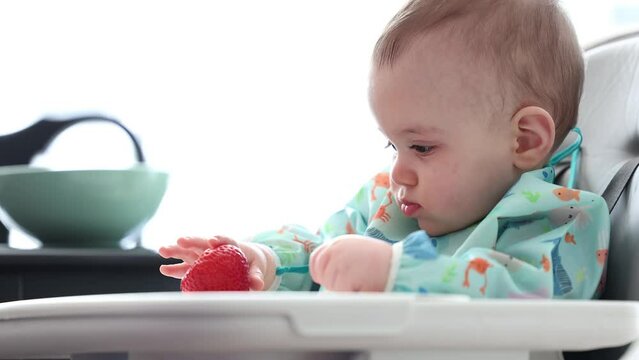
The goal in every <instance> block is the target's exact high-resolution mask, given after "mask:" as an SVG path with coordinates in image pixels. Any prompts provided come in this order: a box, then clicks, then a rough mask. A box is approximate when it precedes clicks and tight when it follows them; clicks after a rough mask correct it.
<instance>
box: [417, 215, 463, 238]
mask: <svg viewBox="0 0 639 360" xmlns="http://www.w3.org/2000/svg"><path fill="white" fill-rule="evenodd" d="M417 223H418V224H419V228H420V229H422V230H424V231H426V234H428V236H432V237H437V236H443V235H448V234H450V233H454V232H456V231H459V230H463V229H465V228H467V227H469V226H470V225H472V224H443V223H441V222H436V221H432V220H431V221H427V220H422V219H419V220H418V221H417Z"/></svg>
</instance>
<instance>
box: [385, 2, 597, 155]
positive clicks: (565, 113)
mask: <svg viewBox="0 0 639 360" xmlns="http://www.w3.org/2000/svg"><path fill="white" fill-rule="evenodd" d="M437 29H445V30H448V31H449V32H450V34H457V36H459V39H461V40H462V41H463V42H464V43H465V44H466V46H468V48H469V49H470V50H471V51H472V52H474V53H473V55H474V56H477V57H479V58H480V59H485V60H487V61H489V62H490V63H492V64H494V67H495V69H494V71H495V73H496V74H497V75H498V76H499V77H500V78H499V80H500V83H501V84H502V85H503V86H504V88H505V89H508V88H511V89H512V90H514V92H515V94H514V95H515V100H516V101H517V102H518V104H517V105H518V106H520V107H523V106H529V105H536V106H540V107H542V108H544V109H546V110H547V111H548V112H549V113H550V115H551V116H552V117H553V119H554V120H555V132H556V136H555V147H557V146H559V145H560V143H561V142H562V141H563V139H564V138H565V137H566V135H567V134H568V132H569V131H570V129H571V128H573V127H574V126H575V124H576V122H577V113H578V109H579V100H580V98H581V91H582V86H583V77H584V64H583V57H582V52H581V48H580V46H579V43H578V40H577V36H576V34H575V31H574V28H573V26H572V24H571V22H570V20H569V19H568V17H567V16H566V14H565V13H564V11H563V10H562V9H561V8H560V7H559V5H558V4H557V1H556V0H411V1H409V2H408V4H407V5H406V6H405V7H404V8H403V9H402V10H400V12H399V13H397V15H395V17H394V18H393V19H392V20H391V21H390V23H389V24H388V26H387V27H386V29H385V31H384V33H383V34H382V36H381V37H380V38H379V40H378V41H377V44H376V46H375V52H374V55H373V62H374V66H376V67H378V68H381V67H385V66H389V67H392V66H393V64H394V63H395V62H396V61H397V59H398V57H400V56H401V55H402V54H403V53H404V52H405V51H406V50H407V48H408V47H409V46H411V45H412V44H413V42H414V41H415V40H416V39H418V38H419V37H420V36H423V35H425V34H427V33H429V32H431V31H433V30H437ZM504 79H505V80H506V81H503V80H504ZM508 82H510V84H509V83H508Z"/></svg>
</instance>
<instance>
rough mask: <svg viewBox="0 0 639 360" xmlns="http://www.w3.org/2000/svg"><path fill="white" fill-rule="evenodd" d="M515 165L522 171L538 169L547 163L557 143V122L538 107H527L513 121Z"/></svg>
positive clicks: (514, 116)
mask: <svg viewBox="0 0 639 360" xmlns="http://www.w3.org/2000/svg"><path fill="white" fill-rule="evenodd" d="M511 124H512V131H513V154H512V155H513V164H514V165H515V167H517V168H518V169H520V170H523V171H530V170H534V169H538V168H539V167H541V166H542V165H543V164H544V162H545V161H546V159H547V157H548V155H549V154H550V152H551V151H552V147H553V145H554V142H555V121H554V120H553V119H552V116H550V114H549V113H548V112H547V111H546V110H544V109H542V108H540V107H538V106H526V107H525V108H523V109H521V110H519V111H518V112H517V113H516V114H515V115H513V117H512V119H511Z"/></svg>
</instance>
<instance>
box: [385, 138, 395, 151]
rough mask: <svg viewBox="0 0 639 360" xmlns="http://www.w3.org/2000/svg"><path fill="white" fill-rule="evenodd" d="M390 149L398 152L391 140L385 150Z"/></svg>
mask: <svg viewBox="0 0 639 360" xmlns="http://www.w3.org/2000/svg"><path fill="white" fill-rule="evenodd" d="M389 147H392V148H393V150H395V151H397V148H396V147H395V145H393V143H392V142H390V140H389V141H388V144H386V146H384V149H388V148H389Z"/></svg>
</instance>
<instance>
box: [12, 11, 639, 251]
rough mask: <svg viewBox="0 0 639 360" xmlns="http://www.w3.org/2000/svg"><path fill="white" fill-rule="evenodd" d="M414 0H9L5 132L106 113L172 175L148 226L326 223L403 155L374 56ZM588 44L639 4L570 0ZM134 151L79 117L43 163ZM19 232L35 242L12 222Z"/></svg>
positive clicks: (167, 235)
mask: <svg viewBox="0 0 639 360" xmlns="http://www.w3.org/2000/svg"><path fill="white" fill-rule="evenodd" d="M403 3H404V1H399V0H377V1H373V0H349V1H344V0H326V1H321V2H317V1H301V0H273V1H260V0H243V1H195V0H181V1H177V0H175V1H70V0H58V1H33V0H27V1H17V0H14V1H3V2H0V47H1V54H2V56H1V57H0V104H1V105H0V119H1V120H0V133H10V132H13V131H17V130H19V129H21V128H24V127H26V126H28V125H29V124H31V123H33V122H34V121H36V120H37V119H39V118H41V117H43V116H70V115H74V114H86V113H100V114H103V115H107V116H111V117H115V118H117V119H119V120H121V121H122V122H123V123H125V125H127V126H128V127H129V128H130V129H131V130H132V131H133V132H134V133H135V134H136V135H137V136H138V137H139V138H140V140H141V142H142V146H143V149H144V152H145V154H146V157H147V160H148V163H149V164H150V165H151V166H152V167H155V168H158V169H162V170H166V171H168V172H169V173H170V175H171V178H170V185H169V188H168V191H167V193H166V196H165V198H164V200H163V202H162V204H161V206H160V209H159V210H158V212H157V214H156V216H155V217H154V218H153V219H152V220H151V221H150V222H149V223H148V225H147V226H146V228H145V230H144V234H143V243H144V245H145V246H146V247H149V248H157V247H159V246H161V245H165V244H170V243H172V242H173V241H174V240H175V238H177V237H178V236H181V235H204V236H206V235H212V234H227V235H230V236H234V237H244V236H247V235H250V234H253V233H255V232H257V231H262V230H267V229H273V228H277V227H279V226H280V225H282V224H285V223H298V224H302V225H305V226H307V227H310V228H316V227H318V226H319V225H320V224H321V222H322V221H323V220H324V219H325V218H326V217H327V216H328V215H330V214H331V213H332V212H333V211H335V210H337V209H338V208H339V207H340V206H342V205H343V204H344V203H345V202H346V201H347V200H349V198H350V197H351V196H352V195H354V193H355V191H356V190H357V188H358V186H359V185H361V184H362V183H363V182H364V181H365V180H366V179H368V178H369V177H370V176H371V175H372V174H374V172H375V171H377V170H379V169H381V168H382V167H383V166H384V165H386V163H387V162H388V160H389V159H390V153H388V152H387V151H385V150H383V146H384V145H385V142H384V139H383V138H382V136H381V135H380V134H379V133H378V131H377V130H376V125H375V122H374V120H373V118H372V116H371V114H370V110H369V108H368V103H367V76H368V71H369V62H370V53H371V51H372V49H373V46H374V43H375V41H376V40H377V37H378V36H379V34H380V33H381V31H382V30H383V28H384V26H385V24H386V23H387V21H388V20H389V19H390V18H391V17H392V15H393V14H394V13H395V12H396V11H397V10H398V9H399V8H400V7H401V6H402V4H403ZM563 4H564V6H565V8H566V9H567V10H568V11H569V14H570V16H571V18H572V19H573V21H574V23H575V27H576V28H577V31H578V33H579V37H580V40H581V42H582V43H584V44H585V43H589V42H591V41H593V40H595V39H598V38H601V37H604V36H606V35H607V34H611V33H615V32H618V31H620V30H622V29H625V28H628V27H637V26H638V25H639V1H637V0H634V1H631V0H626V1H622V0H617V1H602V0H570V1H567V0H566V1H563ZM36 162H37V163H38V164H41V165H47V166H50V167H52V168H55V169H75V168H104V167H106V168H120V167H126V166H129V165H131V164H132V163H133V150H132V148H131V145H130V141H129V140H128V138H127V137H126V136H125V135H124V133H122V132H121V131H120V130H119V129H118V128H116V127H114V126H112V125H104V124H99V123H92V124H87V125H82V126H78V127H76V128H71V129H69V130H68V131H66V132H64V133H63V134H62V135H61V136H60V137H58V139H57V140H56V141H55V142H54V143H53V144H52V146H51V147H50V149H49V151H48V152H47V153H45V154H44V155H43V156H41V157H39V158H38V159H36ZM11 243H12V245H14V246H17V247H33V246H36V245H35V243H33V242H30V241H29V239H28V238H27V237H25V236H24V235H23V234H21V233H19V232H16V231H14V232H12V235H11Z"/></svg>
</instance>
